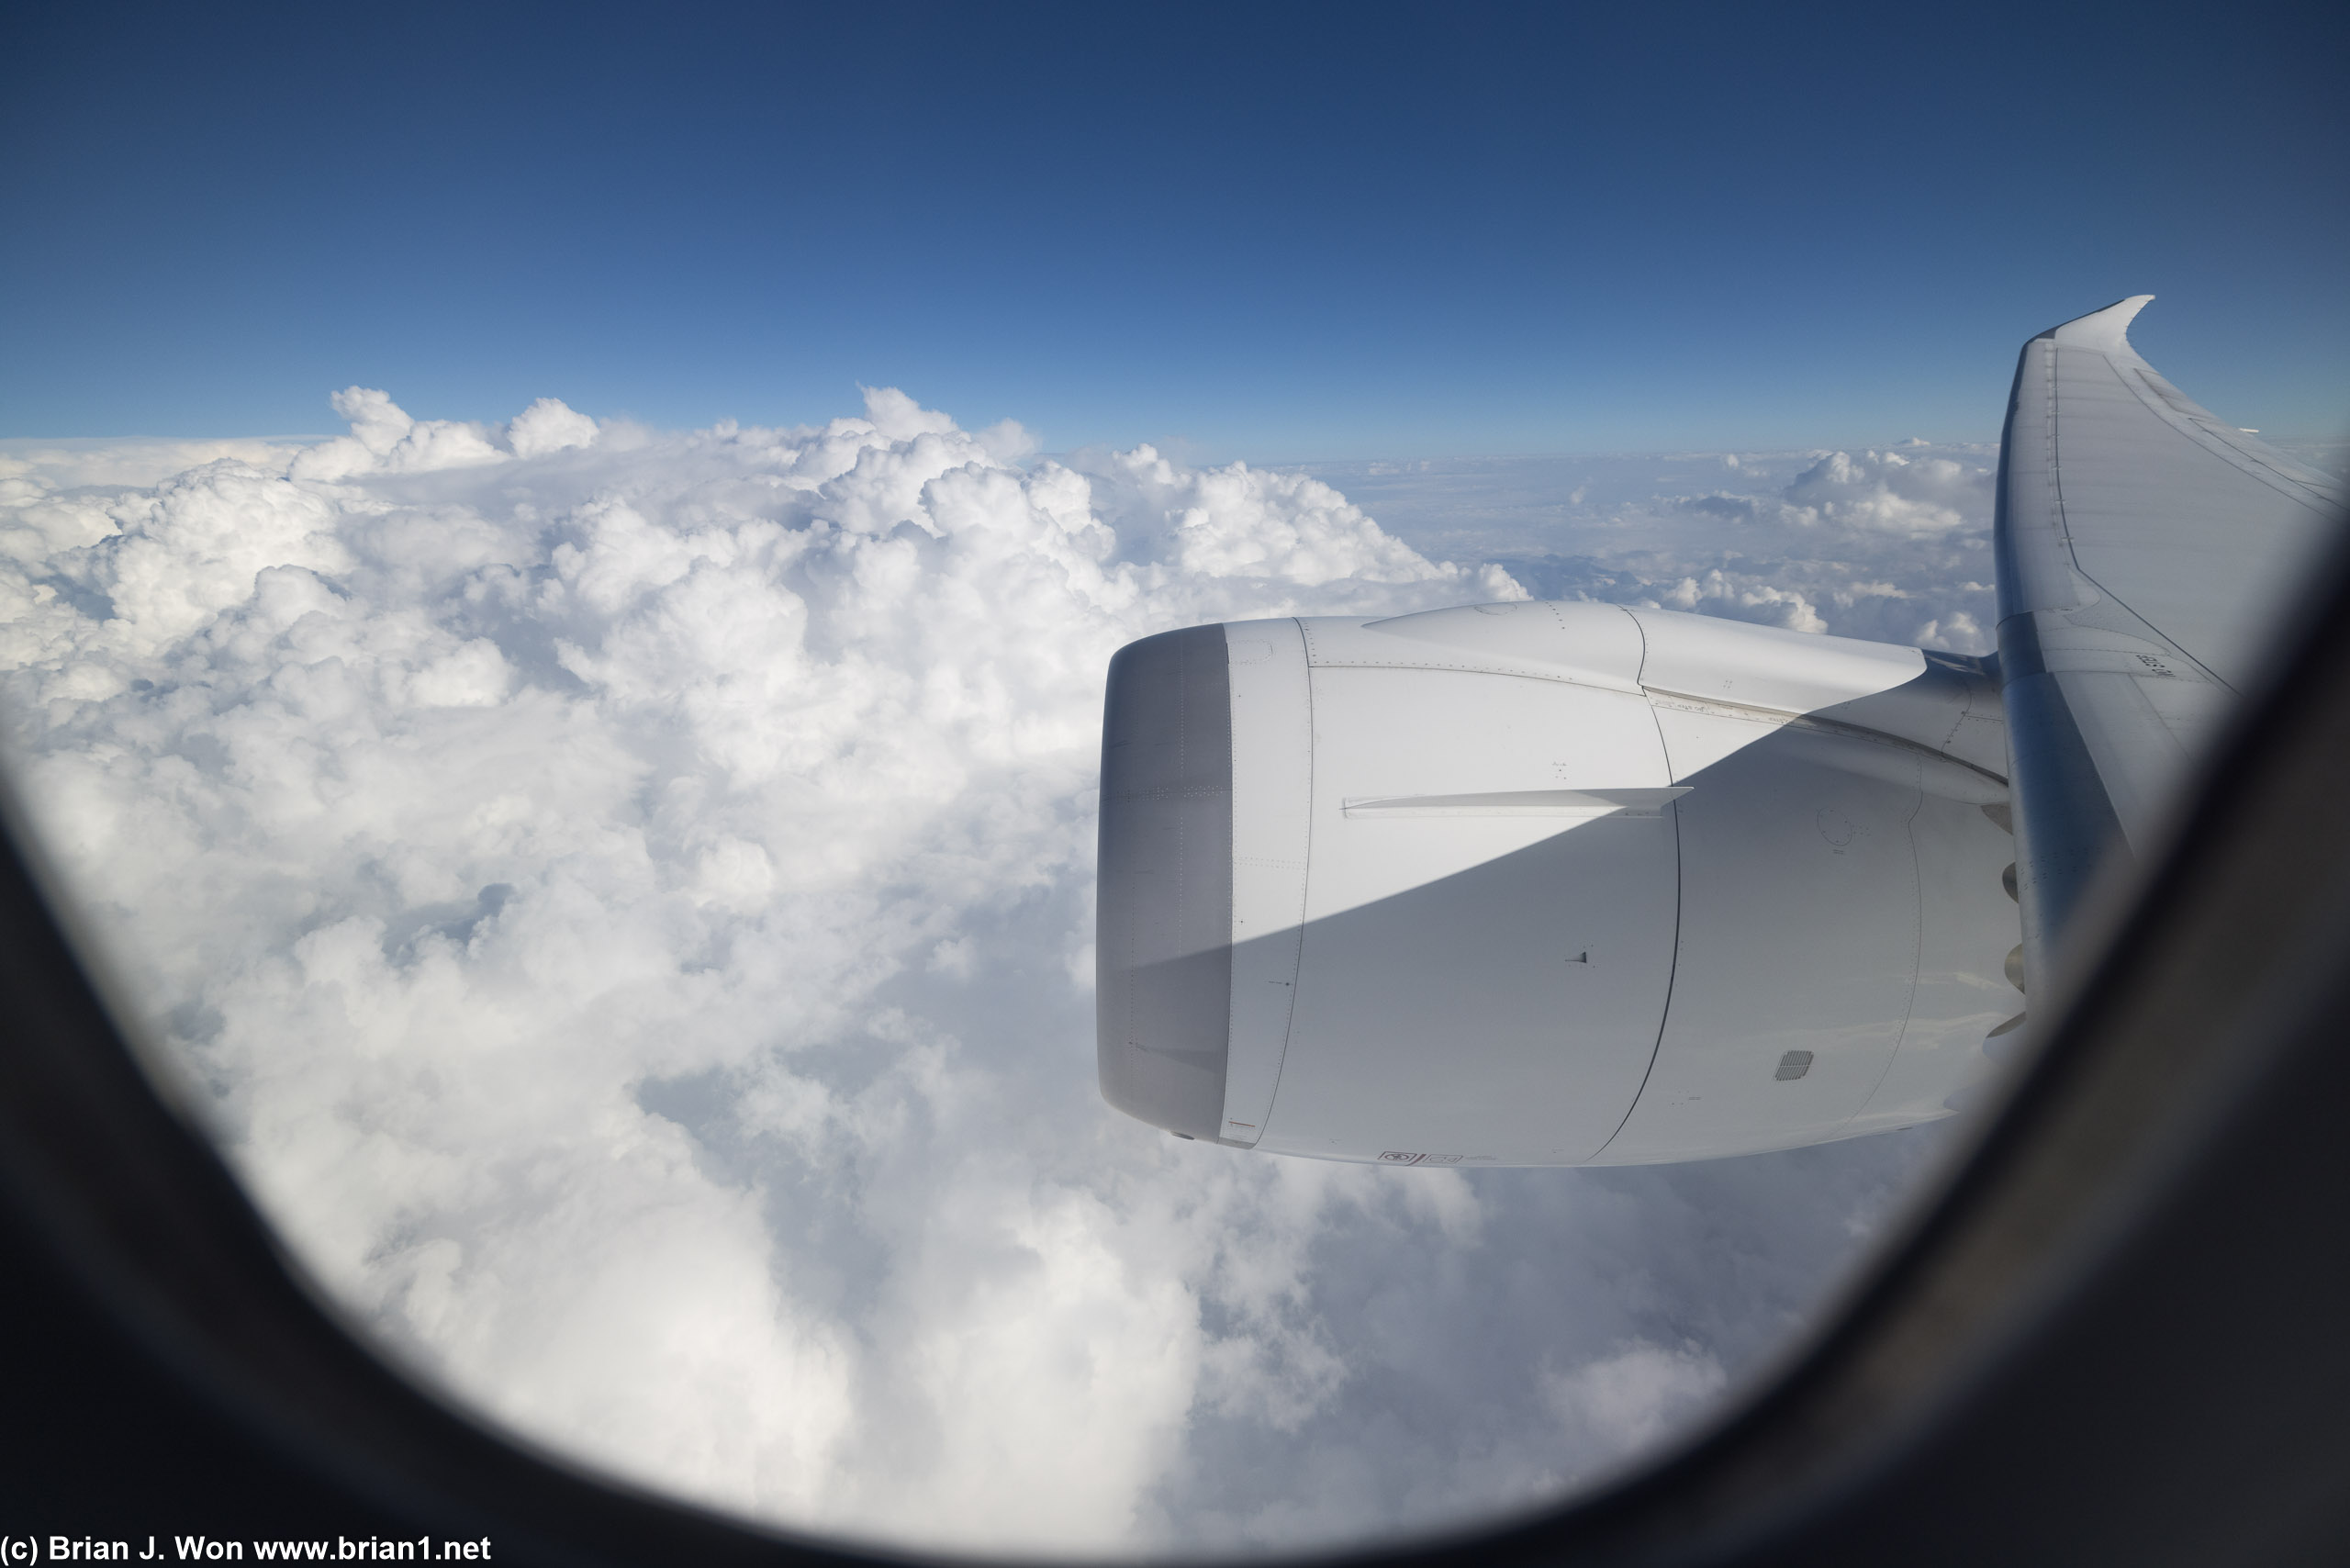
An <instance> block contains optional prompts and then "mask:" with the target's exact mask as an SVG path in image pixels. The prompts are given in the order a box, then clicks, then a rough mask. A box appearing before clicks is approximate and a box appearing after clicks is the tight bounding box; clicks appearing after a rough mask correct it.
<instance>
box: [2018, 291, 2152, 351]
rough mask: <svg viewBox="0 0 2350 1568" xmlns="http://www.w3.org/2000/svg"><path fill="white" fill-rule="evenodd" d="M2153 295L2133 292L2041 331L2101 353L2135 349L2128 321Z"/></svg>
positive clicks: (2047, 336)
mask: <svg viewBox="0 0 2350 1568" xmlns="http://www.w3.org/2000/svg"><path fill="white" fill-rule="evenodd" d="M2153 298H2154V296H2153V295H2151V294H2133V295H2132V296H2131V297H2129V298H2127V299H2124V300H2121V302H2119V303H2118V304H2113V305H2109V306H2107V307H2106V308H2104V309H2102V310H2092V311H2090V312H2089V313H2088V314H2087V315H2086V316H2076V317H2074V318H2073V319H2071V320H2069V321H2067V322H2065V324H2064V325H2063V326H2061V327H2051V328H2049V329H2048V330H2046V331H2044V332H2042V333H2041V334H2040V335H2041V336H2042V337H2043V338H2053V339H2055V340H2056V341H2057V342H2060V343H2064V344H2065V345H2067V346H2068V347H2073V348H2084V349H2096V350H2098V352H2099V353H2137V352H2138V351H2137V350H2136V349H2133V348H2132V347H2131V346H2130V323H2131V322H2132V321H2133V320H2135V319H2137V317H2138V312H2139V311H2141V310H2143V309H2144V308H2146V306H2147V304H2148V303H2149V302H2151V301H2152V300H2153Z"/></svg>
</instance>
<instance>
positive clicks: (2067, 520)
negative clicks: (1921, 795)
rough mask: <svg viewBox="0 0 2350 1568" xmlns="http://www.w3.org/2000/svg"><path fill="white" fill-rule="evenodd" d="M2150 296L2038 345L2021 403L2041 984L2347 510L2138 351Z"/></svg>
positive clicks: (2022, 543) (2022, 744) (2014, 482)
mask: <svg viewBox="0 0 2350 1568" xmlns="http://www.w3.org/2000/svg"><path fill="white" fill-rule="evenodd" d="M2152 298H2153V296H2152V295H2138V296H2135V297H2132V298H2129V299H2125V300H2122V301H2121V302H2120V303H2119V304H2116V305H2110V306H2108V307H2107V308H2104V309H2102V310H2098V311H2095V312H2092V313H2091V314H2089V315H2087V316H2083V317H2081V318H2079V319H2076V320H2073V321H2067V322H2065V324H2064V325H2063V326H2061V327H2054V328H2052V329H2050V330H2048V331H2045V332H2042V334H2040V335H2039V336H2038V337H2036V338H2034V339H2032V340H2031V342H2028V343H2026V344H2025V345H2024V347H2023V353H2022V357H2021V359H2020V363H2019V364H2017V367H2016V379H2015V389H2014V391H2013V392H2012V393H2011V394H2010V396H2009V401H2008V420H2007V429H2006V431H2005V433H2004V436H2003V438H2002V442H2001V446H2000V454H1999V480H1998V493H1997V524H1996V527H1995V533H1994V540H1995V548H1996V552H1997V566H1998V595H1999V617H2000V619H1999V628H1998V633H1999V664H2000V671H2001V680H2002V685H2003V689H2004V695H2005V700H2006V704H2007V717H2008V729H2009V755H2010V757H2011V768H2012V776H2013V785H2014V801H2015V822H2016V837H2017V857H2016V858H2017V884H2018V888H2017V891H2018V902H2019V903H2020V906H2021V908H2022V911H2023V939H2024V969H2025V973H2026V975H2027V977H2031V976H2037V975H2041V974H2044V973H2046V972H2047V971H2046V966H2047V961H2048V958H2049V955H2050V953H2051V952H2052V950H2053V947H2054V946H2055V945H2056V943H2057V941H2058V940H2059V938H2060V937H2061V936H2062V935H2063V933H2064V931H2065V926H2066V924H2067V923H2068V921H2069V920H2070V919H2071V917H2072V915H2073V914H2074V913H2075V911H2076V909H2077V907H2078V905H2079V902H2080V899H2081V896H2082V894H2083V892H2084V891H2085V890H2087V886H2088V883H2089V879H2090V878H2091V876H2092V875H2094V873H2095V872H2096V871H2097V868H2098V866H2099V865H2100V864H2101V863H2102V862H2103V861H2104V860H2105V858H2106V857H2107V856H2108V855H2109V854H2111V853H2132V854H2135V853H2142V852H2143V851H2144V849H2145V848H2146V847H2147V844H2148V838H2149V835H2150V834H2152V833H2153V832H2154V830H2155V827H2156V824H2157V819H2158V817H2159V814H2160V812H2161V810H2162V807H2163V803H2164V801H2165V800H2166V799H2167V796H2168V793H2169V790H2170V789H2171V787H2172V785H2173V784H2174V783H2175V782H2176V781H2177V779H2178V778H2179V776H2180V775H2181V773H2182V772H2183V771H2184V769H2185V767H2186V766H2187V764H2188V759H2189V758H2190V757H2191V756H2194V755H2196V754H2197V753H2198V752H2199V751H2200V750H2201V748H2202V746H2203V745H2204V743H2205V742H2206V741H2207V740H2208V739H2209V738H2210V736H2211V734H2212V733H2213V732H2214V731H2215V730H2216V729H2217V727H2218V726H2219V725H2220V724H2221V722H2223V721H2224V719H2225V717H2226V715H2227V713H2228V712H2229V711H2230V710H2231V709H2232V708H2233V705H2234V701H2235V699H2236V697H2237V695H2238V694H2239V693H2240V692H2242V691H2244V689H2246V688H2247V686H2248V684H2249V682H2250V681H2251V680H2252V679H2253V678H2255V675H2256V674H2257V671H2258V668H2259V666H2260V662H2261V660H2262V659H2263V658H2264V656H2265V655H2266V648H2267V644H2268V642H2269V641H2270V637H2269V632H2270V628H2271V627H2272V626H2273V625H2274V623H2275V622H2276V621H2277V616H2278V614H2279V613H2280V611H2281V610H2282V609H2283V607H2285V606H2287V605H2288V604H2289V603H2291V602H2292V599H2293V598H2294V590H2295V587H2296V585H2297V583H2298V582H2299V581H2300V579H2302V578H2303V577H2305V575H2306V573H2307V572H2308V570H2309V568H2310V567H2311V565H2312V564H2313V563H2314V560H2315V558H2316V557H2317V555H2318V554H2320V553H2321V552H2322V550H2323V548H2324V546H2325V543H2326V542H2327V539H2328V537H2329V536H2330V533H2331V532H2332V522H2333V517H2334V515H2335V514H2336V512H2337V511H2338V510H2339V509H2340V507H2341V505H2342V492H2341V491H2340V489H2339V488H2338V487H2336V486H2334V485H2333V483H2332V482H2331V481H2329V480H2328V479H2327V478H2326V477H2325V476H2322V475H2321V474H2319V473H2317V472H2316V471H2315V470H2313V469H2311V468H2309V467H2306V466H2304V465H2301V464H2299V463H2296V462H2294V461H2293V460H2292V459H2291V458H2289V457H2287V456H2285V455H2284V454H2282V453H2279V452H2277V451H2274V450H2272V449H2271V448H2269V447H2268V446H2266V444H2264V443H2263V442H2259V441H2256V440H2255V439H2254V438H2253V436H2252V434H2251V432H2249V431H2242V430H2238V429H2236V428H2234V427H2233V426H2230V425H2227V424H2224V423H2222V422H2221V420H2218V419H2216V418H2214V417H2213V416H2212V415H2211V414H2210V412H2209V411H2207V410H2206V409H2202V408H2201V407H2199V406H2198V405H2197V404H2196V403H2194V402H2193V401H2192V400H2190V399H2189V398H2187V396H2186V395H2185V394H2183V393H2181V392H2180V391H2179V390H2178V389H2177V387H2175V386H2172V385H2171V384H2170V383H2169V382H2168V381H2166V380H2165V379H2164V378H2163V377H2162V376H2161V375H2158V374H2157V373H2156V372H2155V370H2154V367H2153V366H2152V365H2150V364H2147V363H2146V362H2145V361H2144V360H2143V359H2142V358H2140V357H2139V355H2138V353H2137V352H2136V351H2135V350H2134V349H2132V347H2131V346H2130V339H2129V335H2128V331H2129V326H2130V322H2131V320H2132V319H2133V318H2135V317H2136V316H2137V314H2138V312H2139V311H2140V310H2141V309H2143V308H2144V307H2145V305H2146V303H2147V301H2148V300H2150V299H2152Z"/></svg>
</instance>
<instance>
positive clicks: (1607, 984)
mask: <svg viewBox="0 0 2350 1568" xmlns="http://www.w3.org/2000/svg"><path fill="white" fill-rule="evenodd" d="M2006 773H2007V745H2006V729H2005V725H2004V722H2003V721H2002V717H2001V714H2000V710H1999V696H1998V687H1997V681H1996V680H1995V679H1993V678H1991V677H1990V675H1989V673H1988V671H1987V670H1986V667H1985V663H1984V661H1978V660H1975V659H1970V658H1964V657H1961V656H1957V655H1942V654H1932V653H1921V652H1920V651H1919V650H1918V649H1915V648H1908V647H1897V646H1892V645H1888V644H1875V643H1865V642H1858V641H1853V640H1852V639H1849V638H1841V637H1827V636H1813V635H1807V634H1804V633H1792V632H1785V631H1781V630H1778V629H1776V628H1772V627H1762V626H1751V625H1747V624H1744V623H1742V622H1729V621H1722V620H1718V619H1714V618H1712V617H1707V616H1699V615H1684V614H1675V613H1673V612H1670V611H1663V610H1627V609H1623V608H1619V607H1617V606H1613V605H1598V604H1571V603H1543V602H1517V603H1504V604H1481V605H1473V606H1463V607H1461V608H1459V609H1453V610H1431V611H1427V612H1425V613H1421V614H1415V615H1404V616H1395V617H1391V618H1388V619H1384V620H1371V621H1362V620H1354V619H1347V618H1305V619H1297V620H1280V621H1243V622H1230V623H1227V624H1224V625H1215V626H1201V627H1194V628H1191V629H1189V630H1185V631H1180V632H1169V633H1163V634H1161V635H1158V636H1156V637H1147V638H1145V639H1143V640H1142V641H1140V642H1137V643H1135V644H1130V645H1128V646H1127V647H1126V648H1125V649H1123V650H1121V651H1120V652H1119V654H1118V655H1117V656H1116V657H1115V658H1114V659H1113V661H1112V662H1111V666H1110V675H1109V689H1108V698H1107V704H1106V711H1105V714H1104V721H1103V728H1102V826H1101V901H1100V913H1099V926H1098V933H1097V945H1096V949H1095V950H1096V963H1097V981H1098V989H1097V1008H1098V1014H1097V1024H1098V1047H1099V1066H1100V1071H1101V1082H1102V1094H1103V1095H1104V1097H1106V1098H1107V1099H1108V1100H1109V1102H1110V1103H1112V1104H1113V1105H1115V1106H1117V1107H1118V1108H1119V1109H1120V1110H1122V1111H1125V1112H1126V1113H1128V1114H1131V1115H1134V1116H1137V1117H1139V1118H1141V1119H1142V1120H1144V1121H1146V1122H1149V1123H1152V1124H1154V1125H1156V1126H1161V1127H1164V1128H1167V1129H1168V1130H1169V1131H1171V1132H1174V1133H1176V1134H1178V1135H1180V1136H1182V1137H1192V1138H1203V1139H1213V1140H1214V1141H1216V1142H1219V1143H1225V1144H1231V1145H1235V1146H1237V1147H1242V1148H1261V1149H1269V1150H1272V1151H1275V1152H1279V1153H1283V1154H1298V1155H1310V1156H1314V1157H1316V1158H1319V1159H1346V1160H1364V1161H1382V1162H1386V1163H1390V1164H1467V1163H1474V1164H1496V1165H1580V1164H1633V1163H1644V1162H1650V1161H1660V1160H1674V1159H1703V1158H1708V1157H1712V1156H1718V1155H1729V1154H1742V1153H1749V1152H1752V1151H1756V1150H1762V1149H1771V1148H1787V1147H1791V1146H1794V1145H1797V1144H1807V1143H1818V1142H1823V1141H1826V1140H1828V1139H1831V1138H1840V1137H1852V1136H1855V1135H1858V1134H1862V1133H1870V1132H1877V1131H1882V1130H1885V1129H1887V1128H1892V1127H1898V1126H1908V1125H1910V1124H1913V1123H1917V1122H1922V1121H1928V1120H1931V1119H1933V1118H1936V1117H1939V1116H1942V1115H1945V1114H1949V1112H1950V1111H1951V1110H1952V1109H1953V1107H1954V1106H1955V1104H1956V1103H1958V1101H1959V1099H1960V1098H1961V1097H1962V1096H1963V1095H1964V1093H1965V1092H1967V1090H1968V1089H1969V1088H1970V1086H1971V1085H1973V1084H1974V1083H1975V1081H1976V1080H1978V1079H1979V1078H1981V1077H1982V1076H1983V1075H1984V1073H1985V1072H1986V1070H1987V1067H1988V1061H1987V1053H1986V1038H1988V1039H1990V1040H1991V1046H1992V1048H1994V1049H1996V1047H1997V1044H1998V1043H1999V1040H1998V1039H1997V1036H1999V1035H2001V1034H2003V1033H2005V1032H2006V1031H2007V1030H2010V1029H2012V1027H2013V1025H2014V1024H2015V1023H2016V1022H2017V1021H2018V1020H2019V1019H2020V1015H2021V1013H2022V997H2021V995H2020V992H2019V991H2017V989H2016V987H2015V985H2014V983H2013V982H2012V980H2010V978H2009V977H2010V972H2011V965H2010V963H2009V954H2010V953H2011V952H2012V951H2013V950H2014V948H2015V947H2016V945H2017V942H2018V935H2019V933H2018V920H2017V913H2016V908H2015V904H2014V902H2013V894H2012V892H2011V891H2010V890H2009V889H2011V887H2012V874H2011V868H2012V863H2013V861H2014V858H2015V856H2014V850H2013V841H2012V838H2011V836H2010V834H2009V824H2008V817H2007V798H2008V790H2007V779H2006ZM2003 883H2005V884H2006V885H2005V886H2003Z"/></svg>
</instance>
